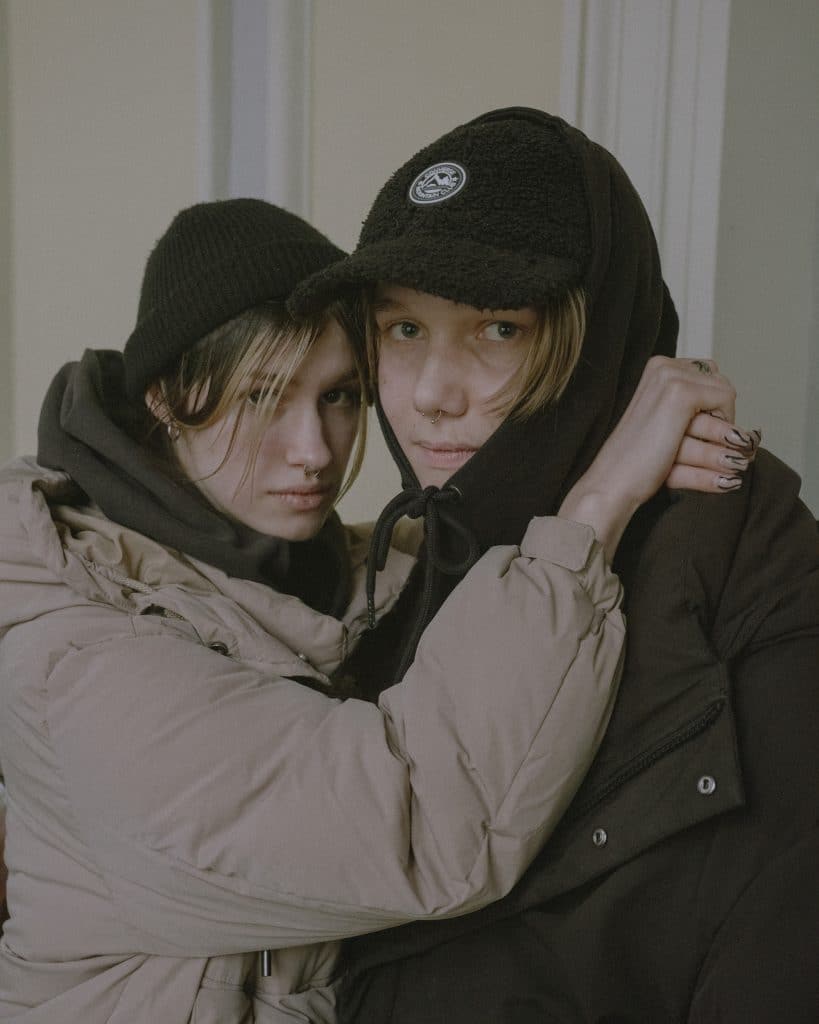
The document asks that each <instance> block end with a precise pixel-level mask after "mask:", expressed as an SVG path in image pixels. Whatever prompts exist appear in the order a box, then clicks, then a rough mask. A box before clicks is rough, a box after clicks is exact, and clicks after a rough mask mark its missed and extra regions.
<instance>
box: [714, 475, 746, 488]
mask: <svg viewBox="0 0 819 1024" xmlns="http://www.w3.org/2000/svg"><path fill="white" fill-rule="evenodd" d="M717 487H719V489H720V490H721V491H736V490H738V489H739V488H740V487H742V477H741V476H718V477H717Z"/></svg>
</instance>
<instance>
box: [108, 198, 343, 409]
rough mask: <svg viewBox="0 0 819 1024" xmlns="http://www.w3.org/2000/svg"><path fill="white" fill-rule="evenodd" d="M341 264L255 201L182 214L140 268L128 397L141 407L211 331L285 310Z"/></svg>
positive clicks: (327, 245)
mask: <svg viewBox="0 0 819 1024" xmlns="http://www.w3.org/2000/svg"><path fill="white" fill-rule="evenodd" d="M343 256H344V252H343V251H342V250H341V249H339V248H337V246H335V245H333V243H332V242H331V241H330V240H329V239H328V238H326V237H325V236H324V235H322V234H321V232H319V231H316V230H315V228H313V227H311V226H310V225H309V224H307V223H306V222H305V221H303V220H302V219H301V218H300V217H297V216H295V214H292V213H289V212H288V211H287V210H283V209H281V208H280V207H277V206H274V205H272V204H271V203H266V202H264V201H263V200H260V199H227V200H223V201H220V202H213V203H199V204H197V205H196V206H192V207H189V208H188V209H185V210H182V211H181V212H180V213H178V214H177V215H176V217H175V218H174V220H173V222H172V223H171V226H170V227H169V228H168V230H167V231H166V232H165V234H164V235H163V236H162V237H161V238H160V239H159V241H158V242H157V244H156V247H155V248H154V250H153V252H152V253H151V255H150V256H149V258H148V262H147V264H146V267H145V275H144V278H143V282H142V290H141V293H140V300H139V311H138V315H137V324H136V327H135V328H134V331H133V333H132V334H131V336H130V337H129V339H128V341H127V343H126V345H125V351H124V361H125V374H126V388H127V393H128V397H129V398H130V399H131V400H139V399H140V398H141V396H142V395H143V394H144V392H145V389H146V387H147V386H148V384H150V383H151V381H153V380H154V379H155V378H156V377H157V375H158V374H159V373H160V372H162V370H164V369H165V368H166V367H167V366H169V365H170V364H171V363H173V362H174V360H176V359H178V358H179V357H180V356H181V355H182V353H183V352H185V351H186V350H187V349H189V348H190V347H191V346H193V345H195V344H196V342H197V341H199V340H200V339H201V338H203V337H204V336H205V335H206V334H208V333H210V331H212V330H214V329H215V328H217V327H219V326H220V325H221V324H223V323H225V322H226V321H228V320H230V319H231V318H232V317H234V316H237V315H238V314H239V313H241V312H243V311H244V310H246V309H248V308H249V307H251V306H255V305H257V304H259V303H261V302H265V301H269V300H279V301H282V302H283V301H284V300H285V299H286V298H287V297H288V295H289V294H290V292H291V291H292V289H293V287H294V286H295V285H296V284H297V283H298V282H299V281H300V280H302V279H303V278H305V277H307V276H308V275H310V274H312V273H314V272H316V271H318V270H320V269H322V268H324V267H326V266H327V265H328V264H331V263H333V262H335V261H337V260H339V259H341V258H342V257H343Z"/></svg>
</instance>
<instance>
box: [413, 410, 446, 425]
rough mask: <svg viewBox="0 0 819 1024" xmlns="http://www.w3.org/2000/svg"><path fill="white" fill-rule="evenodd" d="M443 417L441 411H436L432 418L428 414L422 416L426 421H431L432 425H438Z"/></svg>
mask: <svg viewBox="0 0 819 1024" xmlns="http://www.w3.org/2000/svg"><path fill="white" fill-rule="evenodd" d="M418 412H421V410H420V409H419V410H418ZM441 415H442V414H441V410H440V409H436V410H435V412H434V413H433V414H432V415H431V416H430V415H429V413H427V412H421V416H422V417H423V418H424V419H425V420H429V422H430V423H437V422H438V420H439V419H440V418H441Z"/></svg>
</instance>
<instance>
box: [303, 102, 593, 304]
mask: <svg viewBox="0 0 819 1024" xmlns="http://www.w3.org/2000/svg"><path fill="white" fill-rule="evenodd" d="M567 128H568V126H567V125H566V124H565V122H564V121H562V120H561V119H560V118H558V117H554V116H552V115H549V114H546V113H544V112H542V111H538V110H532V109H530V108H527V107H511V108H506V109H503V110H497V111H492V112H490V113H489V114H484V115H483V116H482V117H479V118H476V119H475V120H474V121H470V122H469V123H467V124H464V125H460V126H459V127H457V128H455V129H454V130H453V131H451V132H449V133H447V134H446V135H444V136H442V137H441V138H439V139H437V140H436V141H435V142H433V143H432V144H431V145H429V146H426V147H425V148H424V149H422V150H421V151H420V152H418V153H416V155H415V156H414V157H412V159H410V160H409V161H407V163H405V164H404V165H403V167H401V168H399V170H398V171H396V173H395V174H394V175H393V176H392V177H391V178H390V179H389V181H388V182H387V183H386V185H385V186H384V187H383V188H382V189H381V191H380V193H379V194H378V196H377V198H376V200H375V202H374V203H373V206H372V209H371V210H370V213H369V215H368V216H367V219H366V220H365V222H364V225H363V228H362V230H361V236H360V238H359V242H358V245H357V247H356V249H355V251H354V252H353V253H352V255H351V256H349V257H347V258H346V259H344V260H342V261H341V262H340V263H337V264H335V265H334V266H331V267H329V268H327V269H326V270H322V271H319V272H318V273H316V274H314V275H313V276H312V277H310V278H308V279H307V280H306V281H304V282H303V283H302V284H301V285H300V286H298V287H297V288H296V289H295V290H294V293H293V296H292V298H291V301H290V308H291V309H292V310H293V311H294V312H297V313H304V312H307V311H309V310H310V309H315V308H320V307H321V306H323V305H325V304H326V303H327V302H329V301H330V300H332V299H333V298H336V297H338V296H339V295H340V294H341V293H343V292H344V291H347V290H351V289H354V288H358V287H360V286H361V285H364V284H371V283H375V282H378V281H381V282H391V283H393V284H400V285H404V286H406V287H410V288H416V289H418V290H419V291H424V292H429V293H431V294H433V295H439V296H441V297H443V298H446V299H450V300H452V301H454V302H463V303H466V304H468V305H470V306H477V307H478V308H481V309H483V308H492V309H501V308H512V309H515V308H519V307H522V306H529V305H537V304H539V303H542V302H543V301H545V300H547V299H549V298H550V297H552V296H554V295H556V294H560V293H561V292H563V291H565V290H566V288H567V287H569V286H571V285H574V284H580V283H582V280H583V276H584V272H585V269H586V265H587V263H588V259H589V253H590V250H591V241H590V226H589V215H588V203H587V197H586V194H585V189H584V186H583V177H582V173H581V170H580V167H579V164H578V158H577V156H576V153H575V150H574V148H573V147H572V146H571V145H570V144H569V142H568V140H567V137H566V130H567Z"/></svg>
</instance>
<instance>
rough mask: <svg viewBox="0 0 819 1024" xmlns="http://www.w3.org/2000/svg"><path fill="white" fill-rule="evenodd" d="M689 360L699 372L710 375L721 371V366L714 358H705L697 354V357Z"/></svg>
mask: <svg viewBox="0 0 819 1024" xmlns="http://www.w3.org/2000/svg"><path fill="white" fill-rule="evenodd" d="M689 362H690V363H691V365H692V366H693V367H694V369H695V370H697V371H698V372H699V373H704V374H708V375H710V374H714V375H716V374H718V373H719V367H718V366H717V364H716V363H715V362H714V360H713V359H704V358H703V357H702V356H697V357H696V358H695V359H690V360H689Z"/></svg>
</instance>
